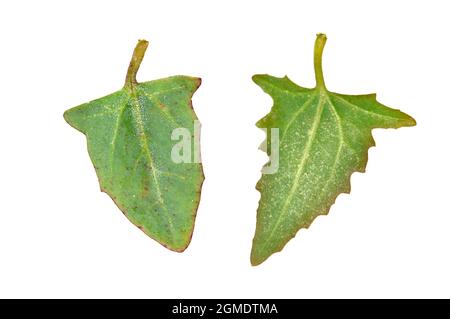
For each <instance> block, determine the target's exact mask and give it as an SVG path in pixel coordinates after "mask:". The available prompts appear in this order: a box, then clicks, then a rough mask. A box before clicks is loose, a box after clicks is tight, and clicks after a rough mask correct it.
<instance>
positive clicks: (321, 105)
mask: <svg viewBox="0 0 450 319" xmlns="http://www.w3.org/2000/svg"><path fill="white" fill-rule="evenodd" d="M316 94H319V102H318V106H317V111H316V114H315V115H314V121H313V125H312V130H311V132H310V134H309V137H308V141H307V144H306V146H305V149H304V151H303V156H302V159H301V160H300V163H299V165H298V166H297V171H296V173H295V176H294V184H293V185H292V187H291V189H290V191H289V194H288V196H287V198H286V200H285V202H284V204H283V206H282V208H281V211H280V214H279V215H278V218H277V220H276V222H275V225H274V227H273V228H272V231H271V232H270V234H269V236H268V237H266V240H265V243H264V246H263V249H265V248H266V247H267V245H268V243H269V242H271V239H272V237H273V235H274V234H275V231H276V230H277V228H278V226H279V224H280V223H281V221H282V220H283V218H284V216H285V215H286V213H287V208H288V207H289V205H290V203H291V200H292V197H293V196H294V194H295V192H296V191H297V189H298V187H299V186H300V181H301V179H300V176H301V174H302V173H303V170H304V168H305V166H306V162H307V159H308V158H309V155H310V152H309V151H310V149H311V147H312V144H313V141H314V138H315V136H316V133H317V130H318V128H319V123H320V119H321V117H322V112H323V109H324V103H325V100H324V94H326V93H325V92H322V91H319V92H318V93H316ZM316 94H314V95H313V96H315V95H316ZM311 98H313V97H311ZM280 144H281V143H280Z"/></svg>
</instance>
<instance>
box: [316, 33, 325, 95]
mask: <svg viewBox="0 0 450 319" xmlns="http://www.w3.org/2000/svg"><path fill="white" fill-rule="evenodd" d="M326 42H327V36H326V35H325V34H323V33H318V34H317V38H316V42H315V44H314V73H315V75H316V87H317V88H321V89H325V90H326V86H325V80H324V79H323V71H322V53H323V48H324V47H325V43H326Z"/></svg>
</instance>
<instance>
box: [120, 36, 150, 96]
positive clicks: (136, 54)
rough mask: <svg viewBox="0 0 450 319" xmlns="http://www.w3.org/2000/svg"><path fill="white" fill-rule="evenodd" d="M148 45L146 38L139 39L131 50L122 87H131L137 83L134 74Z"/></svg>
mask: <svg viewBox="0 0 450 319" xmlns="http://www.w3.org/2000/svg"><path fill="white" fill-rule="evenodd" d="M147 47H148V41H147V40H139V41H138V43H137V44H136V47H135V48H134V51H133V56H132V57H131V61H130V65H129V66H128V71H127V77H126V78H125V85H124V88H132V87H133V86H134V85H136V84H137V81H136V74H137V72H138V70H139V67H140V66H141V62H142V60H143V59H144V55H145V51H146V50H147Z"/></svg>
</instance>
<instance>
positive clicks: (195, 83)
mask: <svg viewBox="0 0 450 319" xmlns="http://www.w3.org/2000/svg"><path fill="white" fill-rule="evenodd" d="M147 46H148V42H147V41H145V40H140V41H139V42H138V44H137V46H136V48H135V50H134V53H133V57H132V59H131V62H130V66H129V69H128V73H127V77H126V81H125V86H124V88H123V89H122V90H120V91H117V92H114V93H112V94H110V95H107V96H105V97H102V98H100V99H97V100H94V101H91V102H89V103H86V104H82V105H80V106H77V107H74V108H72V109H70V110H68V111H66V112H65V113H64V118H65V120H66V121H67V123H69V124H70V125H71V126H73V127H74V128H76V129H77V130H79V131H81V132H82V133H84V134H85V135H86V138H87V145H88V151H89V155H90V157H91V160H92V163H93V164H94V167H95V170H96V173H97V176H98V179H99V182H100V188H101V190H102V191H103V192H106V193H107V194H108V195H109V196H111V198H112V199H113V200H114V202H115V203H116V204H117V206H118V207H119V208H120V209H121V211H122V212H123V213H124V214H125V215H126V217H127V218H128V219H129V220H130V221H131V222H132V223H133V224H135V225H136V226H137V227H139V228H140V229H141V230H142V231H143V232H145V233H146V234H147V235H148V236H150V237H151V238H153V239H155V240H156V241H158V242H159V243H161V244H162V245H164V246H165V247H167V248H169V249H171V250H174V251H178V252H181V251H183V250H184V249H186V247H187V246H188V245H189V242H190V240H191V236H192V232H193V229H194V222H195V216H196V213H197V207H198V204H199V200H200V191H201V186H202V183H203V179H204V176H203V170H202V165H201V164H200V163H198V162H193V161H191V162H189V163H185V162H182V163H175V162H174V161H173V160H172V158H171V153H172V147H173V146H174V144H176V141H175V142H174V141H172V139H171V135H172V132H173V130H174V129H176V128H186V129H187V130H189V132H190V133H191V134H194V130H195V129H194V126H195V125H196V124H195V121H196V120H197V117H196V115H195V113H194V111H193V109H192V104H191V98H192V95H193V94H194V92H195V91H196V90H197V88H198V87H199V85H200V82H201V80H200V79H199V78H193V77H188V76H173V77H169V78H165V79H160V80H155V81H150V82H144V83H138V82H137V81H136V73H137V71H138V69H139V66H140V64H141V61H142V59H143V57H144V54H145V51H146V49H147ZM189 138H191V136H189ZM188 145H189V147H191V146H190V144H188ZM197 147H198V145H197ZM193 148H195V144H194V147H193ZM185 151H186V150H185ZM189 151H191V150H189ZM194 151H195V150H194Z"/></svg>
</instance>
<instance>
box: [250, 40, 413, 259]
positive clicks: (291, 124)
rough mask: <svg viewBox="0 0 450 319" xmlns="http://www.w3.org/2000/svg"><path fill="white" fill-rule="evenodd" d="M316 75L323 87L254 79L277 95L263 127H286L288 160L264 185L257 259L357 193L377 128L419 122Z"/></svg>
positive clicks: (283, 139)
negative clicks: (336, 89) (357, 177)
mask: <svg viewBox="0 0 450 319" xmlns="http://www.w3.org/2000/svg"><path fill="white" fill-rule="evenodd" d="M321 36H322V35H318V39H319V38H320V37H321ZM322 41H323V38H322ZM322 45H324V42H323V43H322ZM322 48H323V47H322ZM316 49H317V48H316ZM319 55H320V57H321V52H320V54H319ZM315 56H317V53H316V54H315ZM315 63H321V61H320V60H317V59H315ZM315 69H316V72H317V70H319V71H320V72H321V70H322V69H321V66H320V67H319V68H315ZM316 78H318V79H320V83H318V85H317V87H316V88H314V89H306V88H302V87H300V86H297V85H296V84H294V83H292V82H291V81H290V80H289V79H288V78H287V77H284V78H276V77H273V76H269V75H256V76H254V77H253V80H254V82H255V83H256V84H257V85H259V86H260V87H261V88H262V89H263V90H264V92H266V93H268V94H269V95H270V96H271V97H272V99H273V103H274V104H273V106H272V109H271V111H270V112H269V114H268V115H267V116H265V117H264V118H263V119H261V120H260V121H258V123H257V126H258V127H260V128H267V129H269V128H279V130H280V144H279V153H280V159H279V169H278V172H277V173H275V174H272V175H262V177H261V179H260V180H259V181H258V183H257V187H256V188H257V189H258V190H259V191H260V193H261V198H260V201H259V206H258V211H257V224H256V230H255V236H254V239H253V245H252V252H251V263H252V265H259V264H261V263H262V262H264V261H265V260H266V259H267V258H269V257H270V256H271V255H272V254H274V253H276V252H278V251H281V250H282V249H283V247H284V246H285V245H286V244H287V242H289V240H290V239H292V238H293V237H295V235H296V233H297V232H298V230H300V229H302V228H308V227H309V225H310V224H311V223H312V221H313V220H314V219H315V218H316V217H317V216H319V215H324V214H327V213H328V211H329V209H330V207H331V206H332V205H333V203H334V202H335V200H336V198H337V196H338V195H339V194H340V193H349V192H350V176H351V174H352V173H353V172H363V171H364V170H365V167H366V164H367V157H368V155H367V154H368V149H369V148H370V147H371V146H374V145H375V143H374V140H373V137H372V134H371V130H372V129H373V128H377V127H380V128H398V127H402V126H413V125H415V124H416V123H415V120H414V119H413V118H412V117H410V116H409V115H407V114H405V113H403V112H401V111H399V110H394V109H391V108H388V107H386V106H384V105H382V104H381V103H379V102H377V101H376V98H375V95H362V96H351V95H343V94H337V93H332V92H329V91H328V90H327V89H326V88H325V84H324V81H323V77H322V76H316Z"/></svg>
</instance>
